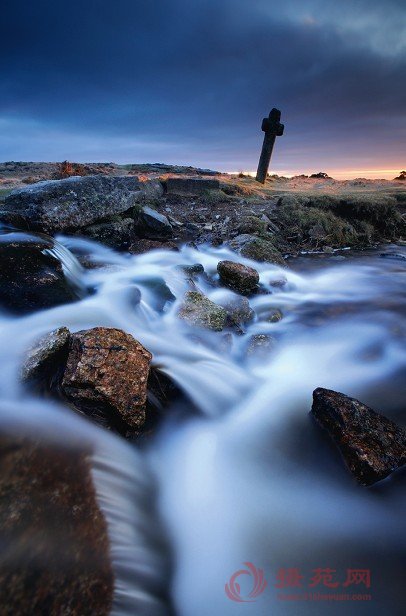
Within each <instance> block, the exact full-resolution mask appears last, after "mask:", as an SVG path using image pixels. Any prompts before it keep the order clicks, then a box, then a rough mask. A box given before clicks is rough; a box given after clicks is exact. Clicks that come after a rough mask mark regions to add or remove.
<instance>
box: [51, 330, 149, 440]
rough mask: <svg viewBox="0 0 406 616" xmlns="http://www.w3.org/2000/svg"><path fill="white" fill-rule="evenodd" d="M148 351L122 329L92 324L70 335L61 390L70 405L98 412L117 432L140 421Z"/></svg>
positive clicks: (147, 367)
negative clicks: (90, 327) (92, 326)
mask: <svg viewBox="0 0 406 616" xmlns="http://www.w3.org/2000/svg"><path fill="white" fill-rule="evenodd" d="M151 358H152V355H151V353H150V352H149V351H147V350H146V349H145V348H144V347H143V346H142V345H141V344H140V343H139V342H137V340H135V339H134V338H133V337H132V336H130V335H129V334H126V333H125V332H123V331H122V330H119V329H113V328H107V327H95V328H93V329H88V330H83V331H80V332H76V333H75V334H72V335H71V339H70V345H69V355H68V361H67V365H66V370H65V373H64V375H63V379H62V384H61V388H62V392H63V394H64V395H65V396H66V397H67V398H68V400H70V401H71V402H72V403H73V405H74V406H75V407H77V408H78V409H79V410H81V411H83V412H85V413H86V414H89V415H91V416H92V415H94V414H95V415H96V417H97V415H101V416H102V417H104V418H107V419H108V420H109V421H110V422H111V424H112V425H115V426H116V428H117V430H118V431H119V432H122V431H123V430H124V427H125V426H127V427H129V428H131V429H133V430H136V431H138V430H140V429H141V428H142V426H143V424H144V422H145V404H146V400H147V381H148V376H149V366H150V361H151Z"/></svg>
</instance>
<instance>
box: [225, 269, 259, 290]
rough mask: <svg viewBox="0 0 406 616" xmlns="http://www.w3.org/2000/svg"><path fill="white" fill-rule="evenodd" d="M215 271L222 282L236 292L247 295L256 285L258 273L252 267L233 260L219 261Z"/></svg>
mask: <svg viewBox="0 0 406 616" xmlns="http://www.w3.org/2000/svg"><path fill="white" fill-rule="evenodd" d="M217 271H218V273H219V276H220V281H221V282H222V284H223V285H224V286H226V287H228V288H229V289H232V290H233V291H236V292H237V293H242V294H243V295H249V294H251V293H253V292H254V291H255V290H256V289H257V287H258V283H259V274H258V272H257V270H256V269H254V268H253V267H248V266H247V265H243V264H242V263H235V262H234V261H220V262H219V263H218V264H217Z"/></svg>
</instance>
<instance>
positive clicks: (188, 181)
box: [165, 178, 220, 196]
mask: <svg viewBox="0 0 406 616" xmlns="http://www.w3.org/2000/svg"><path fill="white" fill-rule="evenodd" d="M165 186H166V191H167V192H168V193H173V194H177V195H193V196H198V195H203V194H205V192H206V191H208V190H219V189H220V182H219V180H212V179H211V180H208V179H206V178H168V179H167V180H166V182H165Z"/></svg>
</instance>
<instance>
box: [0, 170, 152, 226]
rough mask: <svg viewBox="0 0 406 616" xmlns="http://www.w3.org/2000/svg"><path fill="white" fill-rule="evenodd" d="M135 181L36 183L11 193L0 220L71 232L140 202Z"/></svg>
mask: <svg viewBox="0 0 406 616" xmlns="http://www.w3.org/2000/svg"><path fill="white" fill-rule="evenodd" d="M141 187H142V185H141V183H140V182H139V180H138V178H137V177H131V176H126V177H114V176H107V175H89V176H85V177H70V178H67V179H65V180H49V181H46V182H38V183H37V184H33V185H30V186H27V187H24V188H19V189H17V190H14V191H13V192H12V193H10V195H8V197H7V198H6V199H5V203H4V205H3V206H2V207H1V209H0V219H3V220H10V218H11V219H12V221H13V222H15V223H16V224H18V222H19V221H20V224H21V223H22V224H23V225H24V227H25V228H30V229H34V230H39V231H45V232H47V233H56V232H63V231H73V230H77V229H80V228H82V227H87V226H89V225H92V224H95V223H98V222H100V221H102V220H104V219H106V218H109V217H112V216H114V215H117V214H120V215H123V214H125V213H126V212H127V211H129V210H131V208H133V207H134V206H135V205H136V204H137V203H138V202H139V201H140V200H142V198H143V197H144V192H143V191H142V190H141Z"/></svg>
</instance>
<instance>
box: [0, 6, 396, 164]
mask: <svg viewBox="0 0 406 616" xmlns="http://www.w3.org/2000/svg"><path fill="white" fill-rule="evenodd" d="M0 41H1V42H0V45H1V47H2V49H1V54H0V65H1V84H0V139H1V141H0V160H3V161H4V160H63V159H69V160H77V161H86V160H87V161H93V160H94V161H96V160H104V161H105V160H108V161H110V160H111V161H117V162H173V163H179V164H193V165H198V166H203V167H211V168H219V169H224V170H231V171H238V170H240V169H244V170H253V169H255V168H256V164H257V159H258V154H259V150H260V145H261V142H262V134H261V131H260V125H261V120H262V117H263V116H264V115H267V114H268V112H269V110H270V108H271V107H273V106H277V107H279V108H280V109H281V110H282V121H284V122H285V125H286V129H285V135H284V136H283V137H282V138H280V139H279V140H278V143H277V146H276V149H275V156H274V161H273V170H274V171H276V172H286V173H289V172H292V173H294V172H301V171H304V172H307V171H318V170H324V171H329V172H332V173H334V172H335V173H336V175H337V174H339V173H340V172H341V173H344V174H346V173H347V172H348V170H352V171H353V172H354V174H355V175H358V173H357V172H358V170H359V171H362V170H372V173H375V171H376V170H379V171H384V170H387V171H388V170H389V171H388V173H389V175H391V174H392V170H394V171H395V170H396V171H400V169H401V168H404V167H405V166H406V145H405V144H406V4H405V0H384V1H382V0H381V1H379V2H378V1H377V0H353V1H350V0H340V1H338V0H284V1H283V2H273V1H272V0H148V1H144V0H114V1H112V0H109V2H107V1H105V0H81V1H79V0H70V2H60V1H58V0H30V1H26V0H22V1H20V2H18V3H17V2H15V0H14V1H10V0H3V3H2V11H1V21H0ZM376 175H381V176H382V175H383V173H378V172H377V173H376Z"/></svg>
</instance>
